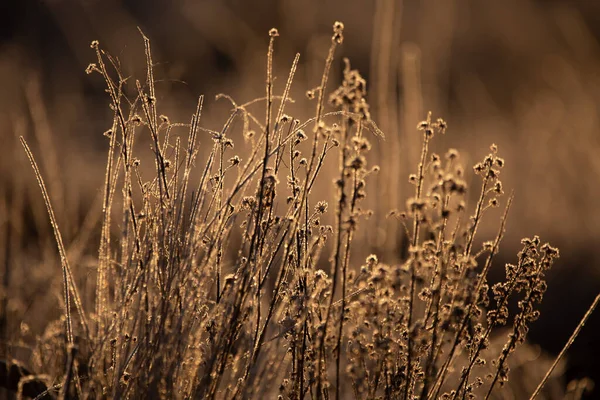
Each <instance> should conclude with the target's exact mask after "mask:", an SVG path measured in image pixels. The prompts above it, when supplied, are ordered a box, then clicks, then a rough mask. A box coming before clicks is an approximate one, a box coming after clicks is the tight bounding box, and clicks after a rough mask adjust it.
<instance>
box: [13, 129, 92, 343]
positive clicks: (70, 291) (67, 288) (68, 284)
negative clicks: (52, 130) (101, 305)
mask: <svg viewBox="0 0 600 400" xmlns="http://www.w3.org/2000/svg"><path fill="white" fill-rule="evenodd" d="M19 140H20V141H21V144H22V145H23V148H24V149H25V152H26V153H27V157H28V158H29V162H31V166H32V167H33V171H34V173H35V177H36V179H37V181H38V185H39V186H40V189H41V191H42V197H43V198H44V203H46V209H47V210H48V216H49V217H50V223H51V224H52V229H53V231H54V238H55V239H56V244H57V246H58V253H59V255H60V263H61V266H62V272H63V295H64V298H63V300H64V302H65V316H66V321H67V326H66V331H67V338H68V340H69V343H70V344H73V328H72V319H71V301H70V297H71V296H70V295H73V300H74V303H75V306H76V308H77V313H78V315H79V318H80V322H81V325H82V327H83V331H84V332H83V333H84V336H85V337H86V338H87V337H88V333H89V329H88V324H87V319H86V317H85V313H84V310H83V306H82V304H81V298H80V297H79V293H78V291H77V287H76V286H75V283H74V280H73V274H72V272H71V267H70V266H69V260H68V258H67V252H66V250H65V246H64V244H63V240H62V235H61V233H60V230H59V229H58V223H57V222H56V217H55V216H54V210H53V209H52V204H51V202H50V197H49V196H48V191H47V190H46V185H45V184H44V179H43V178H42V174H41V173H40V170H39V168H38V165H37V163H36V162H35V158H34V157H33V153H32V152H31V149H30V148H29V146H28V145H27V142H26V141H25V139H24V138H23V137H22V136H21V137H20V138H19Z"/></svg>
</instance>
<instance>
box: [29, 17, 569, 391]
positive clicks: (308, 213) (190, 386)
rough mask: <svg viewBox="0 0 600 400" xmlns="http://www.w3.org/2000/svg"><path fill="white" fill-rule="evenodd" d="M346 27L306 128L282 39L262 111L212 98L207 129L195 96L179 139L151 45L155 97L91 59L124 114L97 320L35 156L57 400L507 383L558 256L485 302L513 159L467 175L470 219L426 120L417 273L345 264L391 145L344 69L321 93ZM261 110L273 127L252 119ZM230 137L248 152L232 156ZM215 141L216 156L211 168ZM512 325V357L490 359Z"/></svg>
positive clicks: (492, 160) (541, 258) (415, 218)
mask: <svg viewBox="0 0 600 400" xmlns="http://www.w3.org/2000/svg"><path fill="white" fill-rule="evenodd" d="M343 29H344V26H343V24H341V23H339V22H336V23H335V24H334V27H333V34H332V39H331V46H330V49H329V53H328V55H327V57H326V59H325V67H324V72H323V75H322V80H321V82H320V84H319V86H318V87H316V88H315V89H311V90H309V91H308V92H307V96H308V97H309V98H310V99H313V100H314V101H315V103H316V104H315V114H314V117H312V118H310V119H308V120H306V121H300V120H297V119H294V118H293V117H290V116H288V115H287V114H285V109H286V105H287V103H288V102H290V101H291V99H290V88H291V85H292V83H293V79H294V74H295V72H296V68H297V66H298V60H299V55H297V56H296V58H295V59H294V61H293V63H292V66H291V68H290V74H289V76H288V80H287V83H286V85H285V89H284V91H283V93H282V94H281V95H275V94H274V93H273V80H274V77H273V74H272V70H273V65H272V64H273V52H274V47H275V41H276V38H277V37H278V32H277V30H275V29H273V30H271V31H270V32H269V46H268V52H267V63H266V64H267V72H266V92H265V95H264V96H263V97H260V98H258V99H254V100H251V101H249V102H247V103H244V104H238V103H236V102H235V101H234V100H233V99H231V98H229V97H228V96H225V95H222V96H220V97H221V98H224V99H227V100H228V101H229V102H230V103H231V105H232V108H233V109H232V112H231V115H230V117H229V119H228V120H227V121H226V122H225V124H224V125H223V128H222V129H221V130H220V131H212V130H208V129H205V128H202V126H201V123H200V121H201V113H202V106H203V98H202V97H200V98H199V100H198V105H197V109H196V112H195V114H194V115H193V116H192V118H191V120H190V122H189V123H187V124H182V123H172V122H171V121H170V119H169V118H168V117H167V116H164V115H161V114H160V112H159V104H158V97H157V94H156V92H155V87H154V82H155V78H154V76H153V68H152V65H153V60H152V53H151V48H150V41H149V40H148V39H147V38H146V37H145V36H144V43H145V50H146V57H147V66H148V68H147V74H146V79H145V81H144V82H140V81H135V84H134V85H131V83H132V82H131V79H126V78H125V77H124V76H122V75H121V73H120V69H119V64H118V61H117V60H115V59H113V58H112V57H110V56H109V55H108V54H106V53H104V52H103V51H102V50H101V48H100V45H99V43H98V42H93V43H92V46H91V47H92V49H93V50H94V51H95V53H96V58H97V61H96V63H94V64H91V65H90V66H89V67H88V69H87V72H88V73H95V74H98V75H100V76H101V77H102V78H103V79H104V81H105V83H106V86H107V92H108V94H109V97H110V107H111V110H112V111H113V122H112V126H111V128H110V129H109V130H107V132H106V133H105V135H106V136H107V138H108V155H107V166H106V176H105V183H104V187H103V189H104V196H103V202H102V215H103V217H102V230H101V238H100V244H99V251H98V263H97V274H96V285H95V287H96V294H95V303H94V304H85V303H83V302H82V300H81V299H80V296H79V294H78V288H77V286H76V285H75V281H74V277H73V275H72V272H71V268H70V265H69V263H68V259H67V256H66V253H65V251H64V246H63V245H62V239H61V235H60V230H59V227H58V224H57V222H56V219H55V218H54V216H53V212H52V206H51V203H50V198H49V196H48V194H47V193H46V190H45V188H44V184H43V180H42V178H41V174H40V172H39V170H38V169H37V167H36V164H35V160H34V157H33V155H32V154H31V151H30V150H29V148H28V147H27V145H26V143H25V142H24V141H23V144H24V146H25V148H26V150H27V154H28V156H29V158H30V160H31V162H32V164H33V166H34V169H35V173H36V176H37V177H38V180H39V183H40V186H41V188H42V192H43V197H44V200H45V202H46V205H47V208H48V210H49V212H50V217H51V222H52V226H53V228H54V231H55V235H56V239H57V242H58V244H59V251H60V255H61V262H62V266H63V281H64V293H63V298H64V305H65V314H64V320H63V321H61V322H60V323H59V325H58V326H59V327H60V329H58V331H57V332H56V333H55V334H49V335H48V336H47V337H46V338H45V339H41V340H40V344H39V350H38V354H37V357H38V360H39V364H40V365H43V366H46V367H49V366H53V369H52V370H48V371H45V372H47V373H49V374H53V375H54V377H55V379H56V382H59V384H58V385H56V386H55V388H59V390H60V396H61V397H63V398H65V397H71V396H77V397H90V398H97V397H110V398H122V397H131V398H137V397H145V396H152V397H165V398H173V397H175V398H192V397H193V398H253V397H260V396H265V397H269V398H271V397H274V396H276V395H279V396H280V398H291V399H303V398H307V397H308V398H318V399H320V398H330V397H331V396H334V397H335V398H342V397H350V396H352V395H354V397H356V398H403V399H409V398H410V399H415V398H418V399H421V400H426V399H437V398H444V399H457V398H473V397H475V396H480V397H482V398H486V399H487V398H491V397H493V395H494V393H495V391H497V390H498V387H500V386H501V385H503V384H504V383H505V382H506V381H507V380H508V377H509V358H510V356H511V354H513V353H514V352H515V350H516V348H517V347H518V346H519V345H521V344H523V343H524V342H525V339H526V335H527V331H528V327H529V324H530V323H531V322H533V321H535V320H536V319H537V318H538V316H539V313H538V311H537V310H536V307H537V305H538V304H539V302H540V301H541V300H542V297H543V294H544V291H545V289H546V286H545V280H544V274H545V272H546V271H547V270H548V269H549V268H550V267H551V266H552V264H553V263H554V261H555V260H556V258H558V250H557V249H555V248H553V247H551V246H550V245H548V244H542V242H541V241H540V239H539V238H538V237H537V236H536V237H534V238H531V239H523V241H522V244H523V249H522V250H521V251H520V252H519V254H518V255H517V259H516V262H515V264H507V265H506V278H505V280H504V281H502V282H500V283H497V284H495V285H493V286H492V287H491V288H490V287H489V283H488V281H487V274H488V271H489V270H490V268H491V267H492V264H493V261H494V258H495V256H496V255H497V253H498V251H499V246H500V242H501V240H502V237H503V234H504V230H505V224H506V220H507V216H508V212H509V209H510V206H511V202H512V198H513V196H512V195H511V196H509V197H508V199H507V200H506V202H505V206H504V213H503V214H502V217H501V219H500V221H499V227H498V233H497V234H496V237H495V238H494V239H493V240H490V241H486V242H484V243H483V244H482V245H481V246H479V245H478V241H477V240H476V235H477V230H478V227H479V226H480V224H481V223H482V220H483V218H484V217H485V216H486V214H487V213H488V210H490V209H491V208H495V207H499V205H500V203H501V199H502V196H503V195H504V189H503V186H502V182H501V181H500V172H501V170H502V168H503V167H504V160H503V159H502V158H501V157H500V156H499V154H498V149H497V147H496V146H494V145H492V146H491V151H490V153H489V154H488V155H486V156H485V157H484V159H483V160H482V161H481V162H480V163H478V164H477V165H476V166H475V167H474V173H475V174H476V175H478V176H479V177H480V178H481V183H480V186H481V187H480V194H479V198H478V201H477V203H476V205H475V207H474V210H472V211H470V210H469V209H468V207H467V205H466V200H467V199H466V194H467V191H468V187H467V183H466V180H465V174H466V171H465V167H464V166H463V165H462V164H461V162H460V157H459V154H458V152H457V151H456V150H454V149H450V150H448V152H447V153H446V154H445V155H444V156H443V157H441V156H440V155H437V154H432V153H431V152H430V144H431V141H432V140H434V138H435V136H436V135H440V134H444V133H445V132H446V130H447V126H446V123H445V122H444V121H443V120H442V119H433V118H432V116H431V114H429V115H428V116H427V118H426V120H424V121H423V122H421V123H420V124H419V125H418V127H417V129H418V132H420V134H421V135H422V151H421V157H420V162H419V164H418V166H417V171H416V173H414V174H411V175H410V176H409V181H410V182H411V183H412V184H414V186H415V192H414V196H413V197H411V198H410V199H408V201H407V203H406V210H405V211H403V212H400V211H397V212H394V213H393V215H394V216H395V217H397V218H398V219H399V223H400V224H401V225H402V226H403V227H404V229H405V233H406V240H407V242H408V254H407V257H406V258H405V259H400V260H397V261H396V262H394V263H391V264H386V263H383V262H380V261H379V260H378V257H377V256H376V255H371V256H369V257H368V258H367V259H366V261H365V262H364V264H363V265H361V266H358V267H355V266H353V265H351V253H352V250H353V247H354V246H356V245H357V243H355V242H356V241H355V240H354V239H355V232H356V231H357V229H359V226H360V221H361V219H363V218H365V217H368V216H369V215H370V211H369V210H367V209H365V208H363V207H364V205H363V199H364V198H365V196H366V194H367V190H366V186H367V183H368V181H369V179H370V177H371V176H372V175H373V174H376V173H377V172H378V170H379V167H378V166H376V165H373V166H371V164H370V162H369V150H370V148H371V144H370V141H372V140H373V139H374V138H375V140H379V139H377V138H376V137H382V136H383V133H382V132H381V131H380V130H379V129H378V128H377V126H376V125H375V123H374V122H373V121H372V120H371V116H370V112H369V106H368V103H367V101H366V82H365V80H364V79H363V78H362V76H361V75H360V73H359V72H358V71H356V70H353V69H352V68H351V66H350V62H349V61H348V60H345V63H346V66H345V69H344V73H343V81H342V82H341V84H340V85H339V87H338V88H337V89H335V90H334V91H333V92H332V93H331V95H329V96H328V95H327V91H328V89H327V86H328V81H329V75H330V69H331V67H332V65H333V61H334V56H335V52H336V49H337V47H338V46H339V45H340V44H341V43H342V41H343ZM132 86H133V87H132ZM132 93H133V95H132ZM326 100H327V101H328V103H329V106H330V107H331V108H333V109H334V111H326V110H327V107H326ZM259 104H264V110H263V111H264V115H263V116H262V117H260V116H259V115H258V113H257V112H255V111H253V110H254V109H255V108H257V107H256V106H257V105H259ZM236 120H241V121H242V134H243V137H244V143H240V144H237V143H236V145H237V147H235V148H234V141H233V139H232V137H233V136H234V134H233V132H232V130H233V126H234V121H236ZM184 129H187V132H188V134H187V137H184V136H185V135H181V133H182V132H181V131H183V130H184ZM139 135H148V136H149V137H150V142H151V153H150V154H146V157H144V156H143V150H140V151H138V150H137V149H136V147H135V146H136V144H137V139H138V137H139ZM206 138H210V139H209V140H210V143H211V146H210V149H209V151H208V154H207V157H206V159H204V160H200V158H199V157H198V155H199V154H200V152H201V148H200V142H206V140H207V139H206ZM240 148H241V149H242V150H241V151H240V152H239V153H236V151H237V150H238V149H240ZM138 157H140V158H138ZM331 157H337V165H338V168H337V177H336V179H335V181H334V184H333V187H334V190H335V193H336V196H335V198H336V201H335V204H332V205H328V204H327V203H326V202H324V201H322V200H321V201H319V200H316V199H314V198H313V196H312V189H313V188H314V186H315V184H316V183H317V182H318V181H319V180H320V179H322V178H321V177H322V176H323V166H324V162H325V160H326V159H327V158H331ZM145 163H151V164H152V165H153V172H152V173H151V174H147V173H146V171H145V170H143V169H142V165H143V164H145ZM193 177H195V179H197V181H196V180H194V179H193ZM282 182H283V183H282ZM327 214H332V216H331V217H330V218H328V216H327ZM329 221H331V225H328V224H327V223H328V222H329ZM115 231H117V232H118V235H114V232H115ZM329 252H331V255H330V256H329V257H328V254H329ZM490 290H491V292H492V294H493V298H492V299H490V298H489V292H490ZM515 300H516V301H518V303H517V304H518V306H517V307H516V309H514V310H512V311H513V312H512V313H511V307H510V305H511V304H512V303H513V302H514V301H515ZM72 305H74V306H75V309H76V311H77V312H76V313H73V312H72V308H71V307H72ZM92 309H93V311H92ZM63 326H64V329H63ZM506 326H508V327H509V328H510V329H509V331H510V333H509V334H508V336H507V338H506V341H505V343H504V345H503V347H501V348H496V347H497V346H490V340H491V339H492V337H493V335H494V333H495V332H496V331H498V330H500V329H501V328H502V327H506ZM490 366H491V367H490ZM346 383H347V385H346ZM48 395H50V394H48Z"/></svg>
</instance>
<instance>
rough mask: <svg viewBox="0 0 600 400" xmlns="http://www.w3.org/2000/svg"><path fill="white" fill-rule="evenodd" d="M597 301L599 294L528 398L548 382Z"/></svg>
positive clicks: (599, 300)
mask: <svg viewBox="0 0 600 400" xmlns="http://www.w3.org/2000/svg"><path fill="white" fill-rule="evenodd" d="M598 303H600V294H598V296H596V298H595V299H594V301H593V302H592V304H591V305H590V308H588V310H587V312H586V313H585V315H584V316H583V318H582V319H581V321H580V322H579V324H578V325H577V328H575V330H574V331H573V334H572V335H571V337H570V338H569V340H568V341H567V343H566V344H565V347H563V349H562V350H561V351H560V353H559V354H558V356H557V357H556V359H555V360H554V363H552V366H551V367H550V369H549V370H548V372H546V375H544V379H542V381H541V382H540V384H539V385H538V387H537V388H536V389H535V392H533V394H532V395H531V397H530V398H529V400H534V399H535V398H536V397H537V396H538V395H539V394H540V391H541V390H542V389H543V387H544V385H546V383H547V382H548V378H550V375H552V371H554V369H555V368H556V366H557V365H558V363H559V362H560V360H561V359H562V358H563V357H564V355H565V354H566V353H567V351H568V350H569V347H571V345H572V344H573V342H574V341H575V339H576V338H577V336H579V332H581V329H583V326H584V325H585V323H586V322H587V320H588V319H589V318H590V316H591V315H592V313H593V312H594V310H595V309H596V307H597V306H598Z"/></svg>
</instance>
